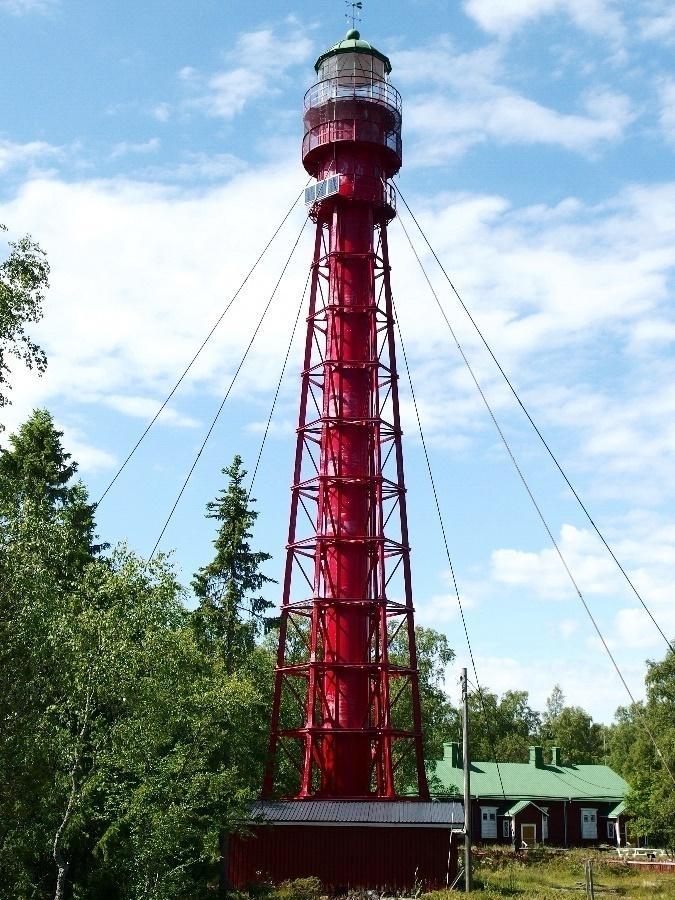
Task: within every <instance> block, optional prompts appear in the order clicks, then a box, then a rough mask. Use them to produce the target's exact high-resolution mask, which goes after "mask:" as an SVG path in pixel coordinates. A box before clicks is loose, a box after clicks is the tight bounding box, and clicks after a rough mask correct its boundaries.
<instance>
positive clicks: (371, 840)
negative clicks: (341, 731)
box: [224, 800, 464, 892]
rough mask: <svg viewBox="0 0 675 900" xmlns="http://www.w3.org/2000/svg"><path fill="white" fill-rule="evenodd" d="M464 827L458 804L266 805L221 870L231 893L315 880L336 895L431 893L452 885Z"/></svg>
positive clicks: (234, 842) (235, 841)
mask: <svg viewBox="0 0 675 900" xmlns="http://www.w3.org/2000/svg"><path fill="white" fill-rule="evenodd" d="M463 827H464V815H463V810H462V806H461V804H459V803H454V802H422V801H415V800H402V801H377V800H372V801H340V800H287V801H280V802H277V803H267V802H261V803H257V804H255V805H254V806H253V808H252V810H251V822H250V824H249V827H248V829H247V831H248V833H247V834H246V835H242V836H232V838H231V839H230V842H229V854H228V859H227V860H226V861H224V865H225V866H226V868H227V879H228V882H229V884H230V885H231V886H232V887H234V888H245V887H247V886H248V885H253V884H256V883H261V882H272V883H274V884H279V883H280V882H282V881H287V880H291V879H294V878H307V877H310V876H314V877H316V878H318V879H319V881H320V882H321V883H322V885H323V886H324V888H326V890H329V891H335V892H341V891H342V890H345V891H346V890H348V889H356V888H361V889H368V890H382V889H386V890H389V891H403V890H410V889H412V888H423V889H424V890H432V889H435V888H443V887H446V886H448V885H451V884H452V883H453V881H454V880H455V877H456V874H457V845H458V840H459V834H460V833H462V829H463Z"/></svg>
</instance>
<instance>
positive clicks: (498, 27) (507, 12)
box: [464, 0, 624, 39]
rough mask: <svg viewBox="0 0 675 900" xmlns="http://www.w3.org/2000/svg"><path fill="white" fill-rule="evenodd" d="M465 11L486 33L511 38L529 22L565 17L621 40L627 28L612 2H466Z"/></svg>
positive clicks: (473, 0) (514, 0)
mask: <svg viewBox="0 0 675 900" xmlns="http://www.w3.org/2000/svg"><path fill="white" fill-rule="evenodd" d="M464 10H465V12H466V13H467V15H469V16H470V17H471V18H472V19H474V21H475V22H477V23H478V25H480V27H481V28H482V29H483V30H484V31H488V32H490V33H491V34H497V35H499V36H500V37H508V36H510V35H511V34H513V32H515V31H517V30H518V29H520V28H522V27H523V26H525V25H526V24H527V23H528V22H531V21H533V20H536V19H539V18H542V17H544V16H553V15H564V16H568V17H569V18H570V19H571V20H572V22H574V24H575V25H576V26H577V27H578V28H581V29H582V30H584V31H588V32H590V33H592V34H596V35H599V36H601V37H610V38H613V39H619V38H621V37H623V34H624V26H623V23H622V21H621V16H620V13H619V12H618V11H617V9H616V4H615V3H614V2H612V0H466V2H465V3H464Z"/></svg>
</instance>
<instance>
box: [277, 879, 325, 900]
mask: <svg viewBox="0 0 675 900" xmlns="http://www.w3.org/2000/svg"><path fill="white" fill-rule="evenodd" d="M323 893H324V891H323V887H322V885H321V882H320V881H319V879H318V878H294V879H293V880H292V881H284V882H283V883H282V884H280V885H279V887H278V888H277V889H276V890H275V891H274V895H273V896H274V898H275V900H319V897H321V896H322V895H323Z"/></svg>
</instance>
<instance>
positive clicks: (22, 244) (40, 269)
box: [0, 225, 49, 430]
mask: <svg viewBox="0 0 675 900" xmlns="http://www.w3.org/2000/svg"><path fill="white" fill-rule="evenodd" d="M0 231H7V229H6V227H5V226H4V225H0ZM9 248H10V252H9V255H8V256H7V258H6V259H5V260H4V261H3V262H2V263H0V408H2V407H3V406H6V405H7V404H8V403H9V402H10V401H9V397H8V396H7V389H8V388H9V382H8V374H9V372H10V366H9V363H8V360H9V358H10V357H14V358H16V359H19V360H21V361H22V362H23V363H24V364H25V365H26V366H27V367H28V368H29V369H33V368H35V369H36V370H37V371H38V373H39V374H42V373H43V372H44V371H45V369H46V368H47V357H46V356H45V354H44V352H43V351H42V350H41V349H40V347H38V345H37V344H36V343H35V342H34V341H32V340H31V339H30V337H29V336H28V334H27V332H26V325H27V324H29V323H32V322H39V321H40V319H41V318H42V302H43V300H44V295H45V291H46V290H47V288H48V287H49V264H48V262H47V259H46V257H45V254H44V252H43V251H42V250H41V249H40V247H39V246H38V245H37V244H35V243H33V241H32V240H31V239H30V237H24V238H21V240H19V241H16V242H14V241H10V243H9ZM0 430H2V426H0Z"/></svg>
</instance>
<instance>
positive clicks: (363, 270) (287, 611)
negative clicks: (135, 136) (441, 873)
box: [263, 34, 428, 798]
mask: <svg viewBox="0 0 675 900" xmlns="http://www.w3.org/2000/svg"><path fill="white" fill-rule="evenodd" d="M357 38H358V34H357ZM343 43H345V44H346V43H348V42H343ZM353 43H355V44H361V45H363V44H365V42H360V41H358V40H356V41H354V42H353ZM366 46H367V47H370V45H366ZM371 49H372V48H371ZM380 59H384V60H385V62H386V63H387V64H388V61H386V58H381V55H379V54H378V53H377V51H373V55H372V56H369V54H368V53H367V52H366V53H364V52H361V51H360V49H359V47H356V49H355V50H353V51H351V48H347V50H346V51H344V53H343V51H338V52H336V53H329V54H327V55H326V56H325V57H324V58H322V59H321V60H319V63H318V64H317V71H319V74H320V75H324V76H326V75H327V76H328V77H324V79H323V80H322V81H321V82H320V83H319V86H314V88H312V89H310V91H309V92H308V98H309V99H307V98H306V103H305V126H306V139H305V143H304V144H303V147H304V163H305V167H306V168H307V170H308V171H309V172H310V173H311V174H313V175H314V176H315V177H317V178H319V179H323V180H325V179H326V178H330V177H332V176H337V178H335V179H334V181H333V182H332V183H333V194H332V195H331V196H327V197H322V198H321V199H319V200H316V201H315V202H314V205H313V207H312V215H313V217H314V218H315V220H316V238H315V245H314V258H313V263H312V279H311V292H310V306H309V315H308V319H307V336H306V341H305V353H304V364H303V370H302V389H301V394H300V412H299V421H298V430H297V445H296V453H295V467H294V474H293V486H292V493H291V512H290V524H289V530H288V543H287V556H286V567H285V576H284V582H283V597H282V607H281V629H280V640H279V649H278V657H277V668H276V676H275V692H274V703H273V710H272V722H271V737H270V753H269V760H268V765H267V771H266V775H265V783H264V789H263V796H265V797H271V796H273V794H274V793H275V791H277V790H278V789H279V784H278V782H279V780H280V779H281V780H282V781H284V780H285V779H284V777H281V776H280V774H279V773H282V775H283V773H284V772H285V773H286V776H289V774H290V783H292V785H293V786H292V787H291V788H289V787H288V784H287V783H285V784H284V785H282V787H281V789H282V791H283V788H284V787H286V790H287V791H289V792H290V793H291V794H292V795H294V796H296V797H300V798H308V797H326V798H347V797H350V798H367V797H377V798H395V797H396V796H398V795H399V794H400V792H401V790H402V789H404V788H405V789H406V790H407V792H410V791H411V790H412V793H413V795H416V796H418V797H422V798H426V797H427V796H428V788H427V782H426V775H425V770H424V759H423V752H422V730H421V713H420V701H419V683H418V682H419V676H418V668H417V655H416V647H415V630H414V621H413V599H412V583H411V573H410V547H409V542H408V524H407V512H406V491H405V482H404V473H403V451H402V445H401V424H400V411H399V397H398V376H397V369H396V346H395V340H394V318H393V309H392V306H393V303H392V292H391V283H390V266H389V251H388V243H387V223H388V222H389V221H390V219H391V218H392V217H393V215H395V212H394V209H393V205H392V199H391V190H390V186H389V185H388V183H387V178H389V177H391V175H393V174H394V172H396V171H397V170H398V168H399V167H400V164H401V160H400V146H401V144H400V124H401V111H400V97H399V96H398V93H397V92H396V91H395V89H394V88H393V87H391V85H390V84H389V82H388V80H387V81H384V80H383V79H384V77H385V66H384V64H383V63H381V62H380ZM336 60H337V62H336ZM364 60H366V61H368V60H369V62H366V63H365V64H364ZM367 65H370V69H368V68H367ZM350 67H351V68H350ZM386 75H388V70H387V71H386ZM317 87H320V90H318V89H317ZM385 88H386V89H385ZM366 126H367V127H366ZM307 136H311V141H308V139H307ZM394 584H397V585H400V586H399V587H398V591H399V593H400V596H399V597H398V598H397V599H392V597H390V596H389V594H390V593H391V592H392V586H393V585H394ZM411 759H412V760H414V765H413V767H412V769H413V771H414V773H415V774H414V776H413V777H414V778H415V779H416V782H417V783H416V784H410V783H408V784H402V783H401V782H400V777H398V776H400V773H401V772H403V771H407V772H409V771H410V768H411V767H410V760H411ZM404 763H405V765H404Z"/></svg>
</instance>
